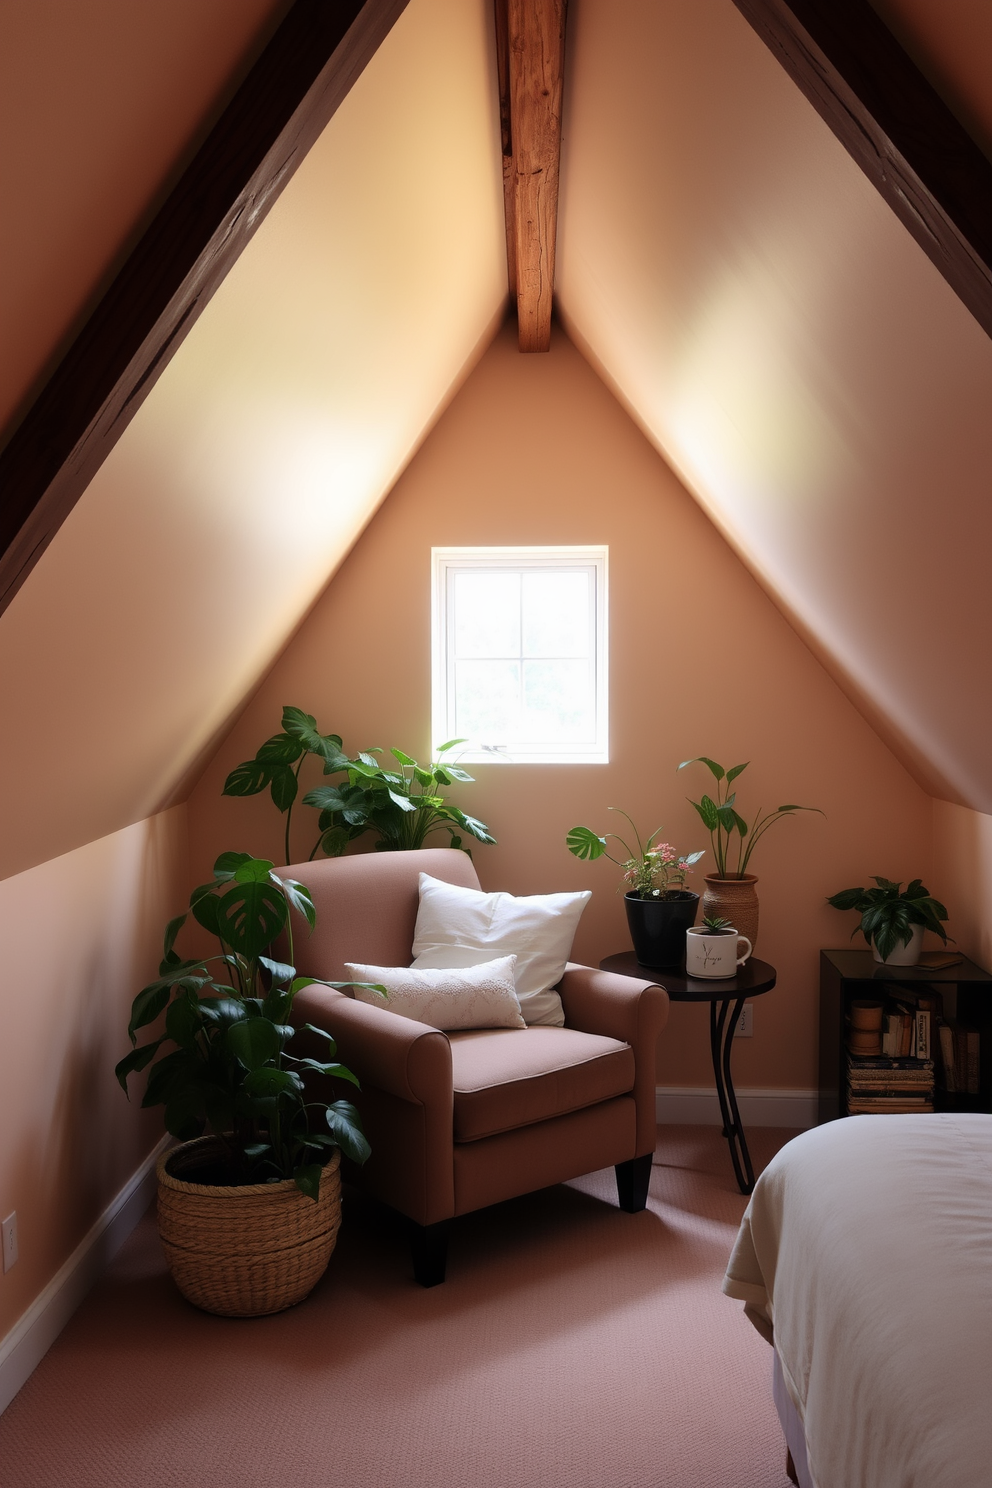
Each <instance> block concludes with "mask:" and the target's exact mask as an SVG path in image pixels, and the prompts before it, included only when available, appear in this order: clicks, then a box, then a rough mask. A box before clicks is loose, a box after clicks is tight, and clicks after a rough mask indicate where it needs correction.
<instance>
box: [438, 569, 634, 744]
mask: <svg viewBox="0 0 992 1488" xmlns="http://www.w3.org/2000/svg"><path fill="white" fill-rule="evenodd" d="M433 561H434V622H433V674H434V706H433V715H434V744H435V747H436V746H437V745H438V744H441V743H444V742H445V740H447V739H451V738H465V739H467V740H468V743H467V745H466V746H465V748H464V750H463V751H462V757H463V758H465V759H467V760H492V759H502V760H505V761H507V762H511V763H514V762H515V763H533V762H539V761H543V762H548V763H552V762H558V763H563V762H583V763H606V761H607V759H608V745H607V694H606V684H607V644H606V641H607V637H606V616H607V611H606V569H607V550H606V549H605V548H598V547H597V548H592V547H581V548H578V547H576V548H462V549H453V548H435V549H434V550H433Z"/></svg>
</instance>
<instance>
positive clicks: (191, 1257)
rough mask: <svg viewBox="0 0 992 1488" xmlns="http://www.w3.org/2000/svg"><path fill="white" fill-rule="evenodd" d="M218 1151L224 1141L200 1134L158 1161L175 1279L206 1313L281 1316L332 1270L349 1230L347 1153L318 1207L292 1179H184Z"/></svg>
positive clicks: (162, 1219) (163, 1230) (161, 1212)
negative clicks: (345, 1221)
mask: <svg viewBox="0 0 992 1488" xmlns="http://www.w3.org/2000/svg"><path fill="white" fill-rule="evenodd" d="M219 1150H220V1149H219V1144H218V1142H217V1140H216V1138H214V1137H199V1138H197V1140H196V1141H194V1142H184V1143H183V1144H182V1145H181V1146H179V1147H175V1148H173V1150H172V1151H171V1152H163V1154H162V1156H161V1157H160V1158H159V1160H158V1170H157V1171H158V1227H159V1232H160V1234H161V1236H162V1245H163V1247H164V1249H165V1257H166V1260H167V1262H168V1265H169V1270H170V1271H171V1272H172V1278H173V1280H174V1281H175V1283H176V1286H177V1287H178V1288H179V1290H180V1291H181V1292H182V1294H183V1296H184V1297H185V1298H186V1300H187V1301H188V1302H192V1303H193V1305H194V1306H195V1307H202V1308H203V1310H204V1312H216V1313H220V1314H221V1316H223V1317H261V1316H263V1315H264V1314H265V1313H269V1312H281V1311H282V1310H283V1308H285V1307H292V1306H293V1304H294V1302H302V1301H303V1298H304V1297H305V1296H307V1294H308V1293H309V1292H310V1291H312V1290H313V1288H314V1287H315V1286H316V1284H317V1282H318V1281H319V1280H320V1278H321V1277H322V1276H323V1274H324V1271H325V1270H326V1269H327V1263H328V1261H329V1260H330V1258H331V1252H332V1250H333V1249H334V1242H335V1241H336V1239H337V1234H338V1230H339V1229H340V1227H341V1176H340V1172H339V1169H340V1166H341V1154H340V1152H337V1151H336V1152H335V1153H334V1155H333V1156H332V1158H331V1160H330V1162H329V1163H328V1164H327V1166H326V1167H325V1168H324V1171H323V1173H322V1174H321V1178H320V1197H319V1198H318V1200H317V1201H316V1203H315V1202H314V1201H313V1199H308V1198H307V1196H306V1195H305V1194H302V1193H300V1190H299V1189H298V1188H297V1187H296V1184H295V1183H294V1182H293V1180H292V1178H285V1179H282V1180H281V1181H280V1182H279V1183H255V1184H251V1185H250V1186H248V1187H245V1188H221V1187H214V1186H213V1185H210V1184H205V1183H190V1182H187V1181H185V1179H186V1177H192V1175H193V1174H194V1173H195V1172H196V1171H197V1170H198V1169H202V1168H203V1167H205V1166H207V1165H210V1164H213V1163H214V1162H216V1159H217V1154H218V1151H219Z"/></svg>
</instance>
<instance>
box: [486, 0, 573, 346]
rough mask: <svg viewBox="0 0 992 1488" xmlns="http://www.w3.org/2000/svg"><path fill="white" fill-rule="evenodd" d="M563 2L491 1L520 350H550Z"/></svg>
mask: <svg viewBox="0 0 992 1488" xmlns="http://www.w3.org/2000/svg"><path fill="white" fill-rule="evenodd" d="M565 4H566V0H496V34H497V66H498V69H499V86H500V114H501V123H502V129H503V165H504V174H503V180H504V205H505V208H506V229H507V242H508V244H512V245H513V250H512V251H509V252H508V260H509V262H510V275H509V277H510V293H511V294H514V293H515V294H516V299H517V327H518V337H519V346H520V350H521V351H547V350H548V348H549V347H550V345H551V309H552V299H553V296H554V287H555V239H556V237H557V232H558V171H559V163H560V159H561V95H562V73H563V71H564V64H565ZM501 33H502V34H501ZM504 56H505V57H506V64H505V66H504V64H503V61H502V58H503V57H504ZM507 101H508V105H509V107H508V109H507ZM508 149H509V155H508V153H507V152H508Z"/></svg>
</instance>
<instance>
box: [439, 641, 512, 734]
mask: <svg viewBox="0 0 992 1488" xmlns="http://www.w3.org/2000/svg"><path fill="white" fill-rule="evenodd" d="M454 728H455V733H456V735H458V736H459V737H464V738H468V739H474V740H477V741H478V742H480V743H482V744H506V743H509V741H510V740H511V739H518V738H519V737H520V663H519V661H457V662H456V663H455V719H454Z"/></svg>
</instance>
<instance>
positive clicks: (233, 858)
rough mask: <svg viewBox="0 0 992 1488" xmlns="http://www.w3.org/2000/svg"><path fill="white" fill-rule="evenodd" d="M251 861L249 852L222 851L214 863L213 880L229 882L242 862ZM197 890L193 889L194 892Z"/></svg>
mask: <svg viewBox="0 0 992 1488" xmlns="http://www.w3.org/2000/svg"><path fill="white" fill-rule="evenodd" d="M250 862H251V853H244V852H223V853H221V855H220V857H219V858H218V859H217V861H216V863H215V864H214V882H215V883H229V882H230V880H231V879H232V878H233V877H234V875H235V873H237V871H238V869H239V868H240V867H241V864H242V863H250ZM196 892H198V891H197V890H194V893H196Z"/></svg>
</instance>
